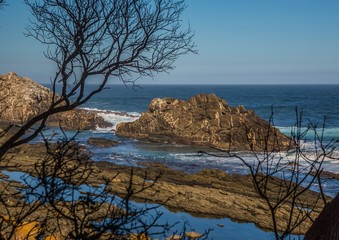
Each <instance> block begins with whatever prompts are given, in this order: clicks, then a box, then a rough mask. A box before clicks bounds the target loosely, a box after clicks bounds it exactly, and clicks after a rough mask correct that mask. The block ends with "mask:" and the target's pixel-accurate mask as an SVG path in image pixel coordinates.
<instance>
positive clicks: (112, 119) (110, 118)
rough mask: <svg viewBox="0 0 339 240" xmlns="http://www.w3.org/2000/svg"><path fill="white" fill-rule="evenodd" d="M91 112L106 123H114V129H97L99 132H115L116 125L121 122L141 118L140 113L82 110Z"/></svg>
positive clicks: (95, 109)
mask: <svg viewBox="0 0 339 240" xmlns="http://www.w3.org/2000/svg"><path fill="white" fill-rule="evenodd" d="M82 109H85V110H88V111H91V112H96V113H97V114H98V115H99V116H100V117H102V118H103V119H104V120H105V121H106V122H109V123H112V124H113V127H112V128H100V127H98V126H97V127H96V130H97V131H99V132H105V131H112V130H115V128H116V125H117V124H118V123H120V122H133V121H135V120H136V119H138V118H139V117H140V113H138V112H119V111H113V110H102V109H98V108H82Z"/></svg>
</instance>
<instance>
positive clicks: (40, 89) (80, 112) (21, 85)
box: [0, 72, 112, 130]
mask: <svg viewBox="0 0 339 240" xmlns="http://www.w3.org/2000/svg"><path fill="white" fill-rule="evenodd" d="M52 98H53V92H52V91H51V90H50V89H49V88H47V87H44V86H42V85H40V84H38V83H36V82H34V81H33V80H32V79H29V78H26V77H20V76H18V75H16V74H15V73H13V72H10V73H8V74H5V75H0V120H3V121H8V122H12V123H25V122H27V121H28V120H29V119H31V118H32V117H34V116H36V115H38V114H41V113H43V112H44V111H46V110H47V109H48V108H49V106H50V105H51V103H52ZM55 98H56V99H57V98H59V96H58V95H55ZM47 124H48V125H50V126H59V124H61V126H62V127H63V128H65V129H75V130H88V129H95V128H96V127H97V126H99V127H112V124H110V123H108V122H105V121H104V119H103V118H102V117H101V116H99V115H98V114H97V113H94V112H91V111H89V110H84V109H74V110H71V111H67V112H62V113H57V114H54V115H52V116H50V117H49V119H48V122H47Z"/></svg>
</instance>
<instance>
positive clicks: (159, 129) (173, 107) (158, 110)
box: [116, 94, 290, 151]
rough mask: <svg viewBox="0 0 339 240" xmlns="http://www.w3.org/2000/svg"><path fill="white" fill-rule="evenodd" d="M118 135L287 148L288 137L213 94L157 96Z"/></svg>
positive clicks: (236, 146) (246, 147)
mask: <svg viewBox="0 0 339 240" xmlns="http://www.w3.org/2000/svg"><path fill="white" fill-rule="evenodd" d="M116 133H117V135H120V136H124V137H131V138H140V139H147V140H150V141H156V142H169V143H178V144H189V145H202V146H211V147H217V148H222V149H236V150H251V149H252V148H253V149H254V150H256V151H261V150H264V149H265V148H266V147H267V148H269V149H273V148H277V149H280V150H282V149H287V148H288V147H289V144H290V139H289V138H288V137H287V136H285V135H283V134H282V133H280V131H279V130H278V129H276V128H274V127H271V126H270V125H269V123H268V122H266V121H265V120H263V119H261V118H260V117H258V116H257V115H256V114H255V113H254V112H253V111H250V110H246V109H245V107H243V106H239V107H237V108H235V107H231V106H229V105H227V103H226V101H225V100H222V99H220V98H219V97H217V96H216V95H214V94H200V95H197V96H194V97H192V98H191V99H189V100H188V101H184V100H179V99H173V98H164V99H160V98H156V99H153V100H152V102H151V104H150V105H149V110H148V111H147V112H144V113H142V115H141V116H140V118H139V119H137V120H136V121H134V122H129V123H119V124H118V125H117V126H116Z"/></svg>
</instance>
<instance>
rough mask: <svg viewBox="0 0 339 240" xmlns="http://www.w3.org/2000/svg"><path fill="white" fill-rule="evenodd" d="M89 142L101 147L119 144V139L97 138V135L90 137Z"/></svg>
mask: <svg viewBox="0 0 339 240" xmlns="http://www.w3.org/2000/svg"><path fill="white" fill-rule="evenodd" d="M87 143H88V144H90V145H92V146H95V147H101V148H109V147H114V146H116V145H118V144H119V142H118V141H114V140H110V139H106V138H96V137H90V138H88V140H87Z"/></svg>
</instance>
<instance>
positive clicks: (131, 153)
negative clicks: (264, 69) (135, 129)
mask: <svg viewBox="0 0 339 240" xmlns="http://www.w3.org/2000/svg"><path fill="white" fill-rule="evenodd" d="M95 87H96V86H95V85H88V86H87V90H86V91H91V90H93V89H94V88H95ZM200 93H214V94H216V95H217V96H219V97H220V98H223V99H225V100H226V102H227V103H228V104H229V105H230V106H234V107H236V106H238V105H243V106H244V107H245V108H246V109H248V110H254V112H255V113H256V114H258V115H259V116H260V117H262V118H263V119H266V120H268V119H269V118H270V117H271V116H273V120H274V125H275V126H276V127H277V128H279V129H280V130H281V131H282V132H283V133H285V134H287V135H289V134H291V131H292V130H293V129H294V126H295V125H296V122H297V120H296V119H297V116H298V117H300V116H301V115H300V114H301V113H302V125H303V127H304V128H307V127H308V126H310V125H312V126H316V129H317V131H318V133H319V135H320V136H322V138H323V142H324V143H329V142H331V141H336V140H339V85H162V84H161V85H160V84H159V85H156V84H154V85H140V86H133V85H108V86H107V89H105V90H104V91H102V92H101V93H99V94H97V95H95V96H94V97H93V98H92V99H91V100H90V101H88V102H87V103H86V104H84V105H82V106H81V107H82V108H85V109H90V110H96V111H98V112H99V115H101V116H102V117H103V118H104V119H105V120H106V121H108V122H111V123H112V124H113V127H112V128H107V129H102V128H97V129H96V130H93V131H83V132H80V133H79V134H78V135H77V140H78V141H79V142H80V143H82V144H85V145H87V139H88V138H89V137H103V138H107V139H112V140H118V141H119V142H120V143H119V145H117V146H114V147H111V148H97V147H94V146H90V145H88V146H87V147H88V148H89V150H90V151H91V152H92V153H93V156H92V160H93V161H110V162H113V163H115V164H122V165H129V166H138V164H139V163H141V162H145V161H148V162H159V163H163V164H165V165H166V166H169V167H171V168H173V169H177V170H181V171H184V172H188V173H194V172H198V171H201V170H203V169H205V168H213V169H220V170H222V171H225V172H227V173H230V174H232V173H236V174H247V173H248V169H247V168H246V166H244V164H243V163H242V162H240V161H239V160H237V159H232V158H226V157H215V156H210V155H201V154H199V151H201V150H202V151H207V152H208V151H211V149H208V148H203V147H194V146H185V145H171V144H162V143H152V142H148V141H144V140H136V139H129V138H123V137H118V136H116V135H115V131H114V130H115V126H116V124H117V123H119V122H127V121H134V120H136V119H137V118H138V117H139V116H140V115H141V113H142V112H144V111H147V110H148V105H149V104H150V102H151V100H152V99H154V98H164V97H171V98H179V99H189V98H191V97H192V96H194V95H196V94H200ZM272 114H273V115H272ZM323 127H324V128H323ZM48 131H50V133H52V132H53V131H54V129H49V130H47V132H48ZM67 134H69V135H70V136H71V135H72V134H74V132H67ZM305 138H306V140H305V144H309V145H310V146H312V141H313V139H314V137H312V135H310V136H308V135H306V136H305ZM36 141H39V139H37V140H36ZM335 153H336V154H337V155H336V156H338V159H325V161H324V164H323V167H324V170H326V171H330V172H333V173H339V155H338V150H335ZM323 186H324V190H325V192H326V194H328V195H330V196H332V197H334V196H335V195H336V194H337V193H338V191H339V182H338V181H337V180H333V179H327V180H324V183H323ZM161 210H162V211H163V212H164V215H163V217H164V220H166V221H175V222H177V221H179V222H188V223H189V226H190V229H191V230H195V231H200V232H201V231H203V230H207V229H212V231H211V232H210V234H209V238H208V239H233V240H237V239H254V240H255V239H258V240H259V239H274V234H273V233H272V232H265V231H263V230H261V229H259V228H257V227H256V226H255V225H254V224H253V223H239V222H235V221H233V220H231V219H227V218H222V219H215V218H206V217H197V216H191V215H190V214H188V213H183V212H171V211H170V210H168V209H166V208H165V207H162V208H161ZM221 226H222V227H221ZM294 238H295V239H298V237H296V236H294Z"/></svg>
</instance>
